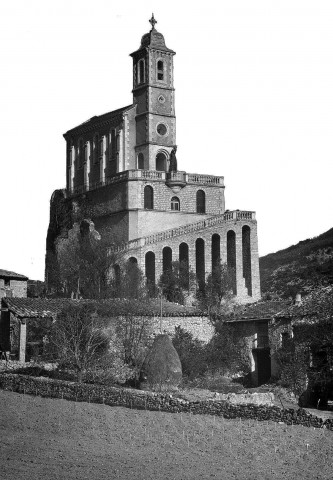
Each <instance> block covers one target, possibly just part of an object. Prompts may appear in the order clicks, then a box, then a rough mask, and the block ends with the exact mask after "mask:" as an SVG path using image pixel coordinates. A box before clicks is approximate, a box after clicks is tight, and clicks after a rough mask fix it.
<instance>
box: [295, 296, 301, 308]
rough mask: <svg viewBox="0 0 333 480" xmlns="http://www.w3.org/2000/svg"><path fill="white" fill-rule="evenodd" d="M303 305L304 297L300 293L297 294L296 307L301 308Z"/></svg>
mask: <svg viewBox="0 0 333 480" xmlns="http://www.w3.org/2000/svg"><path fill="white" fill-rule="evenodd" d="M301 303H302V295H301V294H300V293H296V297H295V305H297V306H300V305H301Z"/></svg>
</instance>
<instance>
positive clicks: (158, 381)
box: [140, 335, 182, 388]
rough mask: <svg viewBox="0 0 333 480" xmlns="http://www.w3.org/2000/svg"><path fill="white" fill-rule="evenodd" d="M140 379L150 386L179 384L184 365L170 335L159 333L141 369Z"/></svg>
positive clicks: (159, 386) (160, 386) (161, 386)
mask: <svg viewBox="0 0 333 480" xmlns="http://www.w3.org/2000/svg"><path fill="white" fill-rule="evenodd" d="M140 379H141V381H142V383H143V384H144V383H147V384H148V386H149V387H150V388H163V387H169V386H177V385H179V384H180V383H181V380H182V365H181V363H180V359H179V356H178V353H177V351H176V349H175V348H174V346H173V344H172V341H171V340H170V338H169V336H168V335H158V336H157V337H156V338H155V340H154V343H153V345H152V347H151V349H150V350H149V352H148V354H147V356H146V358H145V361H144V362H143V365H142V369H141V376H140Z"/></svg>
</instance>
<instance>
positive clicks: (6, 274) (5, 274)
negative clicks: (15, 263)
mask: <svg viewBox="0 0 333 480" xmlns="http://www.w3.org/2000/svg"><path fill="white" fill-rule="evenodd" d="M3 277H6V278H7V277H10V278H17V279H20V280H28V277H26V276H25V275H21V274H20V273H15V272H10V271H9V270H2V269H1V268H0V278H3Z"/></svg>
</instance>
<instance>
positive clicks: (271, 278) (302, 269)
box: [259, 228, 333, 298]
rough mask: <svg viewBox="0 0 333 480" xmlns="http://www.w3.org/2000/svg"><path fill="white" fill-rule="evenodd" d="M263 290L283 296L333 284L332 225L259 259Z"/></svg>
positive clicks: (303, 292) (263, 291) (304, 292)
mask: <svg viewBox="0 0 333 480" xmlns="http://www.w3.org/2000/svg"><path fill="white" fill-rule="evenodd" d="M259 264H260V281H261V290H262V293H263V294H265V293H266V294H277V295H279V296H281V297H283V298H287V297H290V296H291V297H294V296H295V295H296V293H302V294H306V293H308V292H309V291H311V290H312V289H313V288H316V287H319V286H323V285H329V284H333V228H331V229H330V230H328V231H327V232H325V233H323V234H321V235H319V236H318V237H314V238H310V239H308V240H303V241H301V242H299V243H297V245H292V246H291V247H288V248H286V249H284V250H280V251H278V252H276V253H270V254H268V255H265V256H264V257H261V258H260V259H259Z"/></svg>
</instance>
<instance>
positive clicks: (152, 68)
mask: <svg viewBox="0 0 333 480" xmlns="http://www.w3.org/2000/svg"><path fill="white" fill-rule="evenodd" d="M149 22H150V23H151V26H152V28H151V30H150V32H149V33H146V34H145V35H143V37H142V39H141V45H140V48H139V50H136V51H135V52H133V53H132V54H131V57H132V58H133V91H132V92H133V103H134V104H135V105H136V117H135V122H136V144H135V154H136V162H137V163H136V168H140V169H145V170H158V171H167V170H168V167H169V156H170V153H171V150H172V148H173V147H174V146H175V145H176V116H175V89H174V86H173V56H174V55H175V52H174V51H173V50H170V49H169V48H167V47H166V45H165V41H164V37H163V35H162V34H161V33H159V32H158V31H157V30H156V28H155V25H156V23H157V21H156V20H155V18H154V14H153V15H152V17H151V19H150V20H149Z"/></svg>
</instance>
